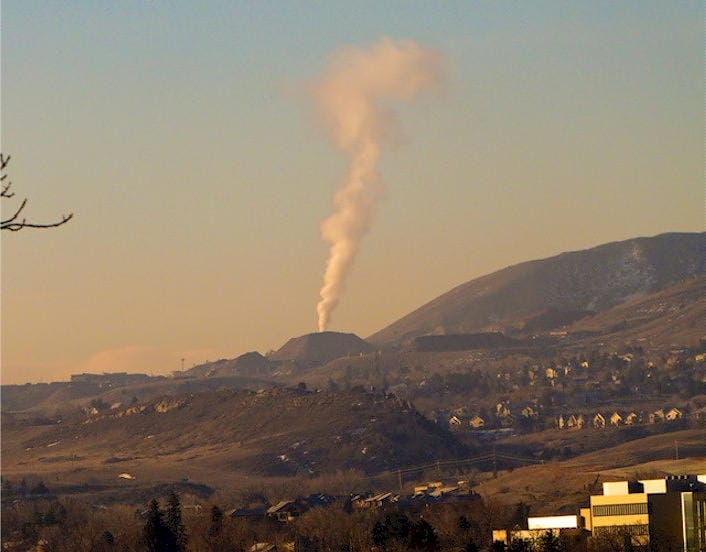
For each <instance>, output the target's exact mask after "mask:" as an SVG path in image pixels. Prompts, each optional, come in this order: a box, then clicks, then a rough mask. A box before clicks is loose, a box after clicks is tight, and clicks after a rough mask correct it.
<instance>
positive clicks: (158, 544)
mask: <svg viewBox="0 0 706 552" xmlns="http://www.w3.org/2000/svg"><path fill="white" fill-rule="evenodd" d="M142 542H143V543H144V545H145V547H146V548H147V550H148V552H177V551H178V550H180V549H179V548H177V545H176V541H175V539H174V534H173V533H172V532H171V530H170V529H169V527H167V525H166V524H165V522H164V514H163V513H162V510H160V508H159V502H157V499H154V500H152V502H150V506H149V510H148V511H147V519H146V521H145V527H144V530H143V533H142Z"/></svg>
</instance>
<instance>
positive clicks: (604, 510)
mask: <svg viewBox="0 0 706 552" xmlns="http://www.w3.org/2000/svg"><path fill="white" fill-rule="evenodd" d="M646 513H647V503H646V502H637V503H632V504H601V505H598V506H594V507H593V515H594V516H629V515H634V514H646Z"/></svg>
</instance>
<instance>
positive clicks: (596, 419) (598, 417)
mask: <svg viewBox="0 0 706 552" xmlns="http://www.w3.org/2000/svg"><path fill="white" fill-rule="evenodd" d="M591 423H592V424H593V427H594V428H596V429H603V428H605V417H604V416H603V414H601V413H600V412H597V413H596V414H594V415H593V419H592V420H591Z"/></svg>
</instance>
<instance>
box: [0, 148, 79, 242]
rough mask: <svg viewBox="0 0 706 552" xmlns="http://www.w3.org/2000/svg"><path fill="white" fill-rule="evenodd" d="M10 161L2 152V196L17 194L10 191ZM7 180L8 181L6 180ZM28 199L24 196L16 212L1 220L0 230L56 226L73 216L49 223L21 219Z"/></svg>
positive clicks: (0, 156) (0, 194) (0, 157)
mask: <svg viewBox="0 0 706 552" xmlns="http://www.w3.org/2000/svg"><path fill="white" fill-rule="evenodd" d="M9 162H10V156H9V155H5V154H2V153H0V172H1V173H2V175H1V176H0V182H1V183H2V189H0V197H4V198H11V197H13V196H14V195H15V193H14V192H11V191H10V187H11V186H12V182H11V181H9V180H7V173H5V172H4V171H5V168H6V167H7V165H8V163H9ZM6 180H7V182H5V181H6ZM27 202H28V199H27V198H24V199H23V200H22V202H21V203H20V206H19V207H18V208H17V210H15V213H14V214H13V215H12V216H11V217H10V218H7V219H5V220H0V230H9V231H11V232H17V231H18V230H22V229H23V228H56V227H57V226H61V225H62V224H66V223H67V222H69V221H70V220H71V219H72V218H73V216H74V215H73V213H69V214H68V215H62V216H61V220H59V221H57V222H49V223H38V222H31V221H30V222H28V221H27V219H26V218H22V219H19V216H20V214H21V213H22V211H23V209H24V208H25V207H26V206H27Z"/></svg>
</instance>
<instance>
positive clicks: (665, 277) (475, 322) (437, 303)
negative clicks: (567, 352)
mask: <svg viewBox="0 0 706 552" xmlns="http://www.w3.org/2000/svg"><path fill="white" fill-rule="evenodd" d="M705 238H706V233H703V232H701V233H696V232H670V233H665V234H659V235H657V236H652V237H639V238H631V239H628V240H623V241H614V242H610V243H606V244H601V245H598V246H595V247H592V248H589V249H584V250H579V251H570V252H564V253H560V254H558V255H554V256H550V257H546V258H544V259H535V260H530V261H525V262H522V263H518V264H514V265H510V266H508V267H505V268H503V269H500V270H498V271H496V272H493V273H490V274H486V275H484V276H480V277H479V278H475V279H472V280H469V281H468V282H465V283H463V284H460V285H458V286H456V287H454V288H452V289H450V290H449V291H447V292H445V293H443V294H441V295H439V296H438V297H436V298H434V299H432V300H431V301H429V302H427V303H425V304H424V305H422V306H420V307H419V308H417V309H415V310H413V311H412V312H410V313H408V314H407V315H405V316H403V317H402V318H400V319H399V320H397V321H395V322H393V323H392V324H389V325H388V326H386V327H385V328H383V329H381V330H379V331H377V332H375V333H374V334H372V335H371V336H369V337H368V338H367V340H368V341H369V342H371V343H373V344H374V345H378V346H390V345H399V344H401V343H404V342H406V341H409V340H411V339H413V338H415V337H418V336H421V335H433V334H440V335H443V334H449V333H472V332H478V331H513V330H522V328H523V326H524V321H525V320H526V319H527V318H531V317H536V316H538V315H541V314H542V313H543V312H545V311H547V310H548V309H554V310H556V311H559V312H563V311H571V312H574V313H575V312H577V311H586V313H587V314H589V313H596V312H601V311H603V310H606V309H609V308H612V307H614V306H616V305H619V304H621V303H624V302H626V301H629V300H631V299H635V298H639V297H641V296H644V295H647V294H649V293H652V292H655V291H659V290H661V289H664V288H666V287H668V286H669V285H671V284H673V283H676V282H679V281H682V280H686V279H689V278H691V277H694V276H696V275H699V274H703V272H704V255H703V251H704V239H705Z"/></svg>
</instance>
